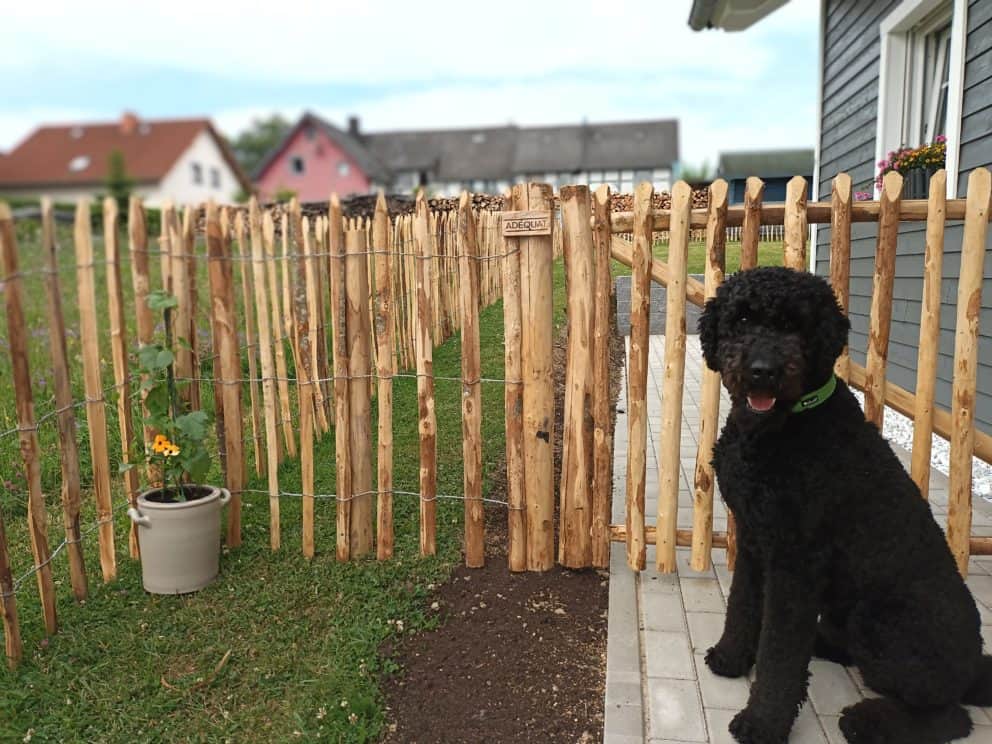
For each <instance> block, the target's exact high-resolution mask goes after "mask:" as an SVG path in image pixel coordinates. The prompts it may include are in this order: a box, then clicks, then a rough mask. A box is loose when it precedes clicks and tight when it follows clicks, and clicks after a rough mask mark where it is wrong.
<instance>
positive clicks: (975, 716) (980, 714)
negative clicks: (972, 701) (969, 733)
mask: <svg viewBox="0 0 992 744" xmlns="http://www.w3.org/2000/svg"><path fill="white" fill-rule="evenodd" d="M964 707H965V710H967V711H968V715H969V716H971V722H972V723H973V724H975V725H976V726H992V718H990V717H989V714H988V709H986V708H976V707H975V706H973V705H966V706H964Z"/></svg>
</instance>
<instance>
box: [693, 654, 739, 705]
mask: <svg viewBox="0 0 992 744" xmlns="http://www.w3.org/2000/svg"><path fill="white" fill-rule="evenodd" d="M694 660H695V662H696V677H697V679H698V680H699V692H700V694H701V695H702V698H703V707H704V708H707V709H708V708H723V709H726V710H734V711H738V710H740V709H741V708H743V707H744V706H745V705H747V696H748V693H749V692H750V686H749V685H748V683H747V680H746V679H744V678H741V679H729V678H728V677H720V676H718V675H716V674H713V672H711V671H710V670H709V667H707V666H706V662H705V660H704V659H703V655H702V654H696V655H695V657H694Z"/></svg>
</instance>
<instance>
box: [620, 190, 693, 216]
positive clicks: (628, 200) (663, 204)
mask: <svg viewBox="0 0 992 744" xmlns="http://www.w3.org/2000/svg"><path fill="white" fill-rule="evenodd" d="M709 203H710V197H709V193H708V192H707V191H706V189H694V190H693V192H692V208H693V209H706V207H708V206H709ZM671 206H672V195H671V194H670V193H669V192H667V191H656V192H655V194H654V208H655V209H671ZM633 210H634V195H633V194H614V196H613V211H614V212H632V211H633Z"/></svg>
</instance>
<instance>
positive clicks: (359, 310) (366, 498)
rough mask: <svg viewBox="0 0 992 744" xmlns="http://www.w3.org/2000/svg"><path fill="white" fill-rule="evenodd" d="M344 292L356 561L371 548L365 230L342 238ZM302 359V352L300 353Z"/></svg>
mask: <svg viewBox="0 0 992 744" xmlns="http://www.w3.org/2000/svg"><path fill="white" fill-rule="evenodd" d="M344 239H345V250H346V252H347V258H346V259H345V266H346V268H345V278H346V281H345V287H346V293H347V297H348V303H347V305H348V320H347V331H348V374H349V376H350V377H351V384H350V385H349V386H348V390H349V394H350V396H351V401H350V404H349V415H350V421H349V424H350V431H351V443H350V449H351V491H352V493H351V499H352V501H351V526H350V532H351V536H350V543H351V555H352V556H353V557H361V556H363V555H365V554H367V553H369V552H371V550H372V548H373V544H372V448H371V446H370V444H369V443H370V442H371V441H372V403H371V399H370V395H369V389H370V388H369V384H368V381H369V379H370V375H371V373H372V352H371V346H370V340H371V333H372V329H371V320H370V318H369V274H368V257H367V256H366V253H367V252H368V238H367V236H366V232H365V230H358V229H355V230H349V231H348V232H346V233H345V235H344ZM301 356H302V349H301Z"/></svg>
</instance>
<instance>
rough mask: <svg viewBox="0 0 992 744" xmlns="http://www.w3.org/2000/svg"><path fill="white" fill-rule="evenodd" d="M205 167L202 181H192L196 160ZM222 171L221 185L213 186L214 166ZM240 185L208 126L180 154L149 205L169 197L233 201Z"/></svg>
mask: <svg viewBox="0 0 992 744" xmlns="http://www.w3.org/2000/svg"><path fill="white" fill-rule="evenodd" d="M194 163H198V164H199V165H200V167H201V169H202V174H203V179H202V183H199V184H196V183H194V182H193V164H194ZM214 168H216V169H218V170H219V172H220V187H219V188H214V187H212V186H211V176H210V173H211V170H212V169H214ZM240 189H241V185H240V184H239V183H238V179H237V176H236V175H235V174H234V171H233V170H232V169H231V167H230V166H229V165H228V164H227V161H226V160H225V159H224V156H223V154H222V153H221V150H220V148H219V147H218V146H217V143H216V142H215V141H214V138H213V137H211V136H210V133H209V132H207V131H206V130H204V131H202V132H200V133H199V134H198V135H197V136H196V138H195V139H194V140H193V143H192V144H191V145H190V146H189V147H188V148H186V151H185V152H184V153H183V154H182V155H180V156H179V159H178V160H177V161H176V163H175V165H173V166H172V170H170V171H169V172H168V173H167V174H166V176H165V178H163V179H162V181H161V183H159V185H158V188H157V189H153V190H152V191H151V192H150V193H149V194H148V195H147V197H146V201H147V203H148V204H149V205H150V206H159V205H160V204H161V203H162V202H163V201H165V200H166V199H170V200H172V201H173V202H175V203H177V204H198V203H199V202H204V201H207V200H208V199H214V200H216V201H218V202H231V201H233V200H234V196H235V195H236V194H237V193H238V191H239V190H240Z"/></svg>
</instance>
